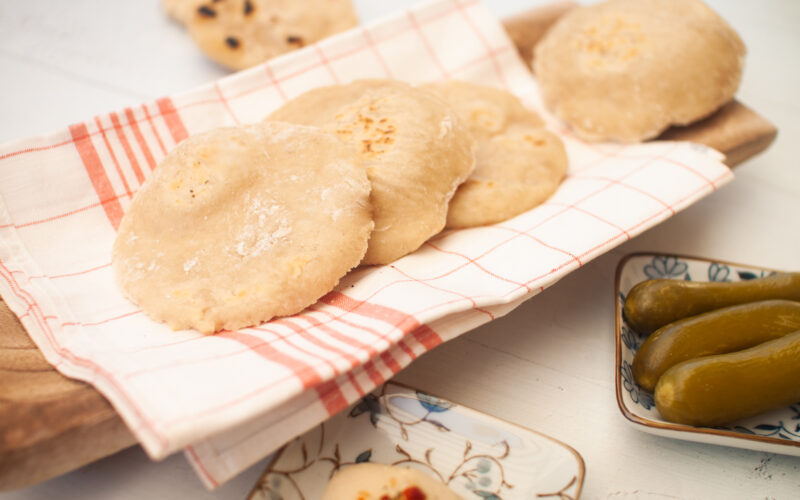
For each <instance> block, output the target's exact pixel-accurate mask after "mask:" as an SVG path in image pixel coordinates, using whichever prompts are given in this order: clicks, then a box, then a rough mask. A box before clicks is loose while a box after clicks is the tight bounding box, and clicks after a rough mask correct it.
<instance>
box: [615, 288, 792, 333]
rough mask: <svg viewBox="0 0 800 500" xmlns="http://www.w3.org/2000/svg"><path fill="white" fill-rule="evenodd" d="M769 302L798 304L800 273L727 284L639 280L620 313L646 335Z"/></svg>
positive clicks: (635, 328) (632, 325) (629, 293)
mask: <svg viewBox="0 0 800 500" xmlns="http://www.w3.org/2000/svg"><path fill="white" fill-rule="evenodd" d="M771 299H786V300H796V301H800V273H784V274H775V275H772V276H767V277H765V278H758V279H754V280H749V281H735V282H730V283H729V282H703V281H678V280H669V279H658V280H648V281H643V282H641V283H638V284H637V285H636V286H634V287H633V288H631V290H630V291H629V292H628V297H627V298H626V300H625V306H624V308H623V314H624V315H625V319H626V320H627V321H628V324H629V325H630V326H631V328H633V329H634V330H636V331H637V332H640V333H644V334H650V333H652V332H654V331H655V330H657V329H659V328H661V327H662V326H664V325H666V324H669V323H672V322H673V321H677V320H679V319H683V318H687V317H689V316H694V315H695V314H700V313H704V312H708V311H712V310H714V309H719V308H720V307H727V306H733V305H736V304H744V303H746V302H756V301H759V300H771Z"/></svg>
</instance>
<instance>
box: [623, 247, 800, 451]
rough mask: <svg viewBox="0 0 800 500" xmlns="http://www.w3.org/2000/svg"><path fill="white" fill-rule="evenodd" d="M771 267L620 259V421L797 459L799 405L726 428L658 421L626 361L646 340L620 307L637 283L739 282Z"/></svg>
mask: <svg viewBox="0 0 800 500" xmlns="http://www.w3.org/2000/svg"><path fill="white" fill-rule="evenodd" d="M774 272H775V271H773V270H771V269H764V268H760V267H754V266H747V265H742V264H733V263H730V262H721V261H716V260H709V259H703V258H696V257H685V256H678V255H664V254H651V253H637V254H632V255H628V256H626V257H625V258H623V259H622V261H621V262H620V263H619V266H618V267H617V275H616V285H615V315H616V365H615V366H616V393H617V403H618V405H619V409H620V411H622V414H623V415H624V416H625V418H626V419H627V420H628V421H629V422H631V423H632V424H633V425H634V426H635V427H636V428H637V429H639V430H642V431H645V432H649V433H651V434H657V435H660V436H666V437H672V438H677V439H683V440H687V441H696V442H700V443H712V444H718V445H724V446H733V447H736V448H747V449H752V450H758V451H767V452H772V453H781V454H785V455H796V456H800V403H798V404H795V405H791V406H788V407H786V408H781V409H779V410H775V411H772V412H769V413H763V414H761V415H758V416H756V417H752V418H748V419H745V420H742V421H739V422H735V423H733V424H731V425H728V426H725V427H713V428H710V427H693V426H689V425H681V424H674V423H672V422H668V421H666V420H664V419H662V418H661V415H659V413H658V410H657V409H656V407H655V403H654V402H653V395H652V393H650V392H648V391H645V390H644V389H642V388H640V387H639V386H638V385H637V384H636V382H635V381H634V380H633V374H632V371H631V363H632V362H633V356H634V354H636V350H637V349H638V348H639V346H640V345H641V344H642V342H643V341H644V339H645V336H644V335H640V334H639V333H637V332H636V331H634V330H633V329H632V328H630V327H629V326H628V324H627V323H626V322H625V319H624V318H623V315H622V306H623V304H624V303H625V296H626V294H627V293H628V291H629V290H630V289H631V288H632V287H633V286H634V285H635V284H637V283H639V282H641V281H644V280H648V279H656V278H669V279H677V280H687V281H743V280H750V279H754V278H759V277H763V276H767V275H769V274H772V273H774Z"/></svg>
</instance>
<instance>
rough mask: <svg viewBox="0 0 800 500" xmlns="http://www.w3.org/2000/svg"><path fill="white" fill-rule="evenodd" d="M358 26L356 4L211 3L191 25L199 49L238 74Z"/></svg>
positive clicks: (306, 0) (197, 10) (322, 0)
mask: <svg viewBox="0 0 800 500" xmlns="http://www.w3.org/2000/svg"><path fill="white" fill-rule="evenodd" d="M181 15H182V14H181V13H180V12H179V13H178V14H176V17H178V16H181ZM357 24H358V18H357V17H356V13H355V9H354V8H353V4H352V2H351V0H303V1H297V0H217V1H213V0H207V1H206V2H203V3H200V4H197V5H195V6H194V10H193V12H192V15H191V16H190V17H189V19H188V21H186V25H187V27H188V28H189V33H190V34H191V35H192V38H194V41H195V42H196V43H197V45H198V46H199V47H200V49H201V50H202V51H203V52H205V53H206V55H208V56H209V57H210V58H211V59H213V60H214V61H216V62H218V63H219V64H221V65H223V66H226V67H228V68H231V69H235V70H239V69H245V68H249V67H251V66H255V65H256V64H259V63H262V62H264V61H266V60H267V59H270V58H272V57H275V56H277V55H279V54H283V53H285V52H289V51H291V50H294V49H298V48H300V47H304V46H306V45H308V44H311V43H314V42H316V41H319V40H321V39H323V38H325V37H328V36H330V35H333V34H335V33H339V32H341V31H345V30H347V29H350V28H352V27H353V26H356V25H357Z"/></svg>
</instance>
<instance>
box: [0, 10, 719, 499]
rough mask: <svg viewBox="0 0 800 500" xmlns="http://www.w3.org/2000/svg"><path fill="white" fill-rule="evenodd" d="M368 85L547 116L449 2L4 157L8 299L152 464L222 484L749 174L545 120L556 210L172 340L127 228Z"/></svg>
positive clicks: (6, 149) (1, 269) (0, 289)
mask: <svg viewBox="0 0 800 500" xmlns="http://www.w3.org/2000/svg"><path fill="white" fill-rule="evenodd" d="M363 77H390V78H398V79H404V80H408V81H412V82H420V81H433V80H442V79H448V78H459V79H464V80H470V81H474V82H478V83H485V84H491V85H496V86H499V87H503V88H507V89H509V90H510V91H512V92H514V93H515V94H517V95H518V96H520V97H521V98H522V99H523V100H524V102H525V103H526V104H527V105H528V106H530V107H531V108H533V109H536V110H537V111H539V112H540V113H542V114H544V115H546V114H545V113H544V112H543V111H542V109H541V105H540V101H539V97H538V92H537V87H536V83H535V81H534V79H533V77H532V75H531V74H530V72H529V71H528V70H527V69H526V67H525V66H524V65H523V63H522V62H521V61H520V59H519V57H518V55H517V52H516V50H515V48H514V46H513V45H512V43H511V42H510V40H509V39H508V37H507V35H506V34H505V32H504V31H503V29H502V27H501V25H500V23H499V22H498V21H497V20H496V19H494V18H493V17H492V16H491V15H490V14H489V12H488V10H487V9H486V8H485V7H484V6H483V5H481V4H480V3H478V2H477V1H475V0H437V1H434V2H428V3H425V4H423V5H421V6H419V7H417V8H414V9H411V10H408V11H404V12H400V13H397V14H396V15H394V16H391V17H388V18H386V19H383V20H380V21H377V22H374V23H372V24H370V25H367V26H365V27H360V28H356V29H354V30H351V31H349V32H347V33H344V34H341V35H338V36H335V37H333V38H330V39H327V40H325V41H323V42H321V43H319V44H317V45H313V46H309V47H306V48H304V49H303V50H300V51H298V52H294V53H292V54H288V55H285V56H282V57H280V58H277V59H274V60H272V61H269V62H267V63H266V64H262V65H260V66H257V67H255V68H252V69H250V70H247V71H244V72H241V73H238V74H235V75H233V76H231V77H228V78H224V79H222V80H219V81H216V82H213V83H211V84H208V85H205V86H203V87H200V88H197V89H194V90H191V91H189V92H186V93H183V94H180V95H175V96H171V97H165V98H162V99H158V100H156V101H155V102H148V103H144V104H142V105H140V106H136V107H132V108H127V109H124V110H121V111H118V112H113V113H109V114H107V115H102V116H97V117H94V118H92V119H90V120H87V121H85V122H83V123H78V124H75V125H72V126H70V127H68V128H65V129H63V130H60V131H58V132H55V133H52V134H48V135H44V136H40V137H33V138H29V139H24V140H21V141H17V142H14V143H11V144H5V145H3V146H0V294H2V297H3V299H4V300H5V301H6V302H7V303H8V305H9V307H10V308H11V309H12V310H13V311H14V312H15V313H16V314H17V315H18V316H19V318H20V320H21V321H22V323H23V325H24V326H25V328H26V329H27V330H28V332H29V333H30V335H31V337H32V338H33V340H34V341H35V342H36V344H37V345H38V346H39V348H40V349H41V350H42V352H43V353H44V354H45V356H46V357H47V359H48V360H49V361H50V362H51V363H52V364H53V365H55V366H56V367H57V368H58V370H60V371H61V372H63V373H64V374H65V375H67V376H70V377H74V378H78V379H81V380H85V381H87V382H89V383H91V384H93V385H94V386H95V387H96V388H97V389H98V390H100V391H101V392H102V393H103V394H104V395H105V396H106V397H107V398H108V399H109V400H110V401H111V402H112V404H113V405H114V407H115V408H116V409H117V411H118V412H119V413H120V415H121V416H122V418H123V419H124V420H125V422H126V423H127V424H128V426H129V427H130V429H131V431H132V432H133V433H134V434H135V436H136V438H137V439H138V440H139V441H140V442H141V444H142V446H143V447H144V448H145V449H146V450H147V452H148V454H149V455H150V456H151V457H153V458H154V459H158V458H162V457H164V456H166V455H167V454H169V453H172V452H174V451H177V450H181V449H185V450H186V454H187V456H188V458H189V459H190V460H191V462H192V463H193V465H194V466H195V468H196V469H197V470H198V472H199V474H200V476H201V477H202V479H203V481H204V482H205V484H206V485H208V486H210V487H213V486H215V485H217V484H220V483H221V482H223V481H225V480H227V479H228V478H230V477H232V476H233V475H235V474H236V473H238V472H240V471H241V470H242V469H243V468H245V467H247V466H248V465H250V464H251V463H253V462H254V461H256V460H258V459H260V458H262V457H264V456H266V455H267V454H268V453H269V452H271V451H273V450H274V449H276V448H277V447H279V446H280V445H281V444H283V442H285V441H287V440H288V439H289V438H291V437H292V436H295V435H298V434H300V433H302V432H304V431H305V430H307V429H309V428H311V427H313V426H315V425H317V424H318V423H319V422H320V421H322V420H324V419H325V418H327V417H328V416H330V415H332V414H334V413H336V412H337V411H339V410H341V409H342V408H344V407H345V406H346V405H347V404H348V403H350V402H352V401H354V400H355V399H357V398H358V397H360V396H362V395H364V394H366V393H367V392H368V391H370V390H371V389H373V388H374V387H376V386H378V385H379V384H381V383H383V382H384V381H386V380H387V379H388V378H390V377H391V376H392V375H393V374H395V373H397V372H398V371H399V370H401V369H402V368H403V367H405V366H407V365H408V364H409V363H411V362H412V361H413V360H414V359H415V358H416V357H418V356H419V355H421V354H422V353H424V352H426V351H428V350H430V349H432V348H434V347H435V346H437V345H438V344H440V343H441V342H444V341H447V340H449V339H452V338H453V337H455V336H457V335H459V334H461V333H463V332H465V331H467V330H469V329H471V328H474V327H476V326H478V325H480V324H482V323H485V322H487V321H490V320H492V319H494V318H496V317H498V316H501V315H503V314H505V313H507V312H509V311H510V310H511V309H513V308H514V307H516V306H517V305H519V304H520V303H521V302H522V301H524V300H526V299H528V298H530V297H532V296H534V295H536V294H537V293H538V292H540V291H541V290H543V289H544V288H546V287H548V286H550V285H552V284H553V283H555V282H556V281H558V280H559V279H560V278H562V277H563V276H565V275H566V274H567V273H569V272H571V271H573V270H574V269H576V268H578V267H579V266H581V265H582V264H583V263H585V262H587V261H589V260H591V259H593V258H595V257H597V256H598V255H600V254H602V253H604V252H606V251H608V250H609V249H611V248H613V247H614V246H616V245H619V244H620V243H622V242H624V241H626V240H628V239H630V238H631V237H633V236H635V235H637V234H639V233H641V232H642V231H644V230H646V229H647V228H649V227H652V226H653V225H655V224H657V223H659V222H661V221H663V220H664V219H666V218H668V217H670V216H671V215H672V214H674V213H675V212H676V211H678V210H681V209H683V208H685V207H687V206H688V205H690V204H692V203H693V202H695V201H697V200H698V199H699V198H701V197H703V196H705V195H707V194H709V193H711V192H712V191H714V190H715V189H717V188H718V187H719V186H720V185H722V184H724V183H726V182H728V181H729V180H731V178H732V174H731V172H730V170H729V169H728V168H726V167H725V166H724V165H723V164H722V163H721V162H720V159H721V155H720V154H719V153H716V152H714V151H712V150H709V149H707V148H705V147H702V146H697V145H692V144H688V143H668V142H656V143H649V144H643V145H630V146H621V145H613V144H586V143H583V142H581V141H578V140H576V139H575V138H573V137H571V136H570V135H569V134H567V133H566V132H565V131H564V130H563V127H561V125H559V124H558V123H557V122H555V121H554V120H552V119H551V118H549V117H548V118H547V119H548V120H549V121H548V124H549V126H550V127H551V128H552V129H553V130H555V131H557V132H559V133H560V134H561V135H562V137H563V138H564V141H565V143H566V145H567V148H568V153H569V157H570V169H569V174H568V177H567V179H566V180H565V182H564V183H563V185H562V186H561V187H560V189H559V190H558V192H557V193H556V194H555V195H554V196H553V197H552V198H551V199H550V200H548V201H547V202H546V203H545V204H543V205H542V206H540V207H537V208H536V209H534V210H531V211H529V212H527V213H525V214H522V215H520V216H518V217H515V218H513V219H511V220H508V221H505V222H502V223H499V224H496V225H493V226H489V227H482V228H475V229H467V230H458V231H447V232H445V233H442V234H440V235H438V236H436V237H434V238H433V239H432V240H430V241H429V242H428V243H426V244H425V245H424V246H423V248H421V249H420V250H419V251H417V252H415V253H414V254H412V255H409V256H407V257H404V258H402V259H400V260H398V261H397V262H395V263H394V264H393V265H390V266H383V267H375V268H366V269H358V270H356V271H354V272H352V273H351V274H350V275H348V276H347V277H346V278H345V279H344V281H343V282H342V283H341V284H340V286H339V287H337V289H336V290H335V291H332V292H331V293H329V294H328V295H326V296H325V297H323V298H322V299H321V300H320V301H319V302H318V303H317V304H315V305H313V306H312V307H309V308H308V309H307V310H306V311H304V312H303V313H301V314H297V315H295V316H292V317H287V318H281V319H277V320H274V321H271V322H269V323H267V324H264V325H262V326H260V327H258V328H248V329H245V330H242V331H238V332H230V333H221V334H218V335H214V336H203V335H200V334H198V333H197V332H194V331H180V332H173V331H171V330H170V329H169V328H167V327H166V326H164V325H162V324H159V323H155V322H153V321H151V320H150V319H149V318H148V317H147V316H146V315H144V314H143V313H142V312H141V311H140V310H139V309H138V308H137V307H135V306H134V305H133V304H131V303H130V302H128V301H127V300H126V299H125V298H124V297H123V295H122V294H121V293H120V290H119V289H118V288H117V286H116V284H115V282H114V278H113V276H112V272H111V268H110V251H111V245H112V243H113V241H114V236H115V230H116V228H117V227H118V226H119V222H120V219H121V218H122V216H123V214H124V213H125V210H126V209H127V207H128V206H130V202H131V199H132V198H133V196H134V195H135V193H136V191H137V189H138V188H139V187H140V186H141V185H142V183H143V182H144V181H145V179H147V178H148V176H149V175H150V174H151V172H152V170H153V169H154V168H156V166H157V164H158V162H159V161H160V160H161V159H162V158H163V157H164V156H165V155H166V154H167V153H168V152H169V151H170V150H171V149H172V148H173V147H174V146H175V145H176V144H177V143H178V142H180V141H181V140H183V139H184V138H186V137H187V136H190V135H192V134H196V133H198V132H202V131H205V130H208V129H210V128H213V127H219V126H222V125H231V124H235V123H249V122H256V121H260V120H261V119H262V118H263V117H264V116H265V115H266V114H267V113H268V112H269V111H271V110H272V109H274V108H276V107H278V106H279V105H281V103H283V102H284V101H285V100H287V99H289V98H291V97H293V96H296V95H298V94H300V93H302V92H304V91H306V90H308V89H310V88H313V87H316V86H320V85H327V84H331V83H339V82H347V81H350V80H354V79H357V78H363Z"/></svg>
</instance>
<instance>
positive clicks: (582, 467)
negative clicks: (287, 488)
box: [245, 380, 586, 500]
mask: <svg viewBox="0 0 800 500" xmlns="http://www.w3.org/2000/svg"><path fill="white" fill-rule="evenodd" d="M391 385H394V386H397V387H401V388H403V389H406V390H409V391H414V393H415V394H416V393H417V392H421V393H423V394H426V395H428V396H432V397H434V398H437V399H440V400H443V401H447V402H448V403H453V404H455V405H457V406H459V407H461V408H463V409H466V410H469V411H470V412H473V413H476V414H478V415H480V416H483V417H487V418H489V419H493V420H497V421H499V422H502V423H504V424H506V425H509V426H511V427H516V428H518V429H522V430H523V431H525V432H530V433H532V434H536V435H537V436H540V437H543V438H545V439H547V440H549V441H552V442H554V443H555V444H557V445H559V446H561V447H563V448H566V450H567V451H569V452H570V454H572V456H573V457H575V459H576V461H577V463H578V473H577V475H576V483H577V484H576V489H575V500H578V499H579V498H580V497H581V493H583V483H584V480H585V478H586V462H585V460H584V459H583V456H582V455H581V454H580V452H578V450H576V449H575V448H573V447H572V446H570V445H569V444H567V443H565V442H563V441H561V440H560V439H558V438H555V437H553V436H549V435H547V434H544V433H543V432H540V431H537V430H534V429H530V428H528V427H526V426H524V425H520V424H517V423H514V422H511V421H509V420H506V419H504V418H501V417H497V416H494V415H490V414H488V413H484V412H482V411H480V410H476V409H475V408H472V407H469V406H467V405H464V404H462V403H458V402H456V401H452V400H450V399H447V398H443V397H440V396H439V395H437V394H433V393H430V392H427V391H423V390H422V389H419V388H417V387H414V386H411V385H409V384H404V383H402V382H395V381H393V380H388V381H386V382H384V383H383V384H381V385H380V386H379V388H376V389H375V390H380V391H381V393H383V392H384V391H385V389H386V387H387V386H391ZM372 392H374V391H370V392H369V393H372ZM381 395H383V394H381ZM365 396H366V395H365ZM358 401H361V398H359V399H358ZM353 404H357V402H353V403H352V404H350V405H347V407H345V408H344V409H342V410H341V411H340V412H339V413H336V414H335V415H331V416H330V417H329V418H328V419H326V420H325V421H327V420H329V419H330V418H333V417H335V416H336V415H339V414H340V413H342V412H344V411H345V410H348V409H350V407H351V406H352V405H353ZM325 421H323V422H321V423H320V424H317V426H314V427H312V428H311V429H309V430H308V431H306V432H309V431H311V430H313V429H315V428H316V427H318V426H319V425H321V424H322V423H324V422H325ZM303 434H305V432H304V433H302V434H300V436H302V435H303ZM297 437H299V436H295V437H293V438H291V439H290V440H289V441H287V442H286V443H284V445H283V446H281V448H280V449H279V450H278V451H276V452H275V455H274V456H273V458H272V460H270V461H269V464H267V467H266V468H265V469H264V472H262V473H261V474H260V475H259V476H258V479H257V480H256V481H255V483H254V484H253V487H252V488H251V489H250V492H249V493H248V494H247V497H245V498H246V499H247V500H250V499H251V498H253V495H254V494H255V493H256V490H257V489H258V486H259V485H260V484H261V482H262V480H263V479H264V478H265V477H266V476H267V475H268V474H269V473H270V472H272V468H273V467H274V466H275V464H276V463H277V462H278V460H279V459H280V458H281V456H282V455H283V453H284V452H285V451H286V449H287V448H288V447H289V444H291V442H292V441H293V440H294V439H296V438H297Z"/></svg>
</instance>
